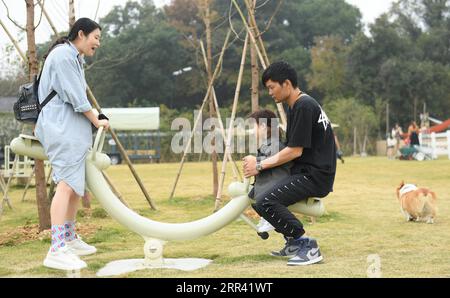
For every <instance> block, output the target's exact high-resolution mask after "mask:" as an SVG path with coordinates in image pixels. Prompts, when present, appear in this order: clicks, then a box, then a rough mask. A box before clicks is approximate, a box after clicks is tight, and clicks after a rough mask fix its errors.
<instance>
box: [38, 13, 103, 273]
mask: <svg viewBox="0 0 450 298" xmlns="http://www.w3.org/2000/svg"><path fill="white" fill-rule="evenodd" d="M100 36H101V27H100V26H99V25H98V24H97V23H96V22H94V21H93V20H90V19H88V18H81V19H79V20H77V21H76V22H75V24H74V25H73V27H72V28H71V30H70V32H69V35H68V36H67V37H64V38H61V39H59V40H58V41H56V42H55V43H54V44H53V45H52V46H51V48H50V50H49V52H48V53H47V55H46V56H44V58H45V64H44V66H43V70H42V75H41V79H40V83H39V98H40V100H41V101H42V100H43V99H45V98H46V97H47V95H48V94H50V93H51V92H52V91H53V90H54V91H56V93H57V95H56V96H55V97H54V98H52V99H51V100H50V102H49V103H48V104H47V105H46V106H45V107H44V108H43V109H42V111H41V112H40V114H39V119H38V121H37V123H36V128H35V134H36V137H37V138H38V139H39V141H40V142H41V143H42V145H43V147H44V150H45V153H46V154H47V156H48V158H49V161H50V163H51V165H52V168H53V177H52V178H53V180H54V181H55V183H56V184H57V187H56V193H55V196H54V197H53V200H52V204H51V209H50V215H51V221H52V230H51V233H52V244H51V247H50V250H49V252H48V254H47V257H46V258H45V260H44V266H46V267H50V268H55V269H61V270H77V269H82V268H85V267H86V263H85V262H84V261H82V260H81V259H80V258H79V256H81V255H88V254H93V253H95V252H96V248H95V247H94V246H90V245H88V244H86V243H85V242H83V241H82V240H81V238H79V237H78V236H77V234H76V232H75V219H76V214H77V210H78V205H79V201H80V197H81V196H83V195H84V193H85V160H86V155H87V153H88V150H89V148H90V147H91V146H92V125H94V126H95V127H96V128H98V127H99V126H104V127H105V128H106V129H107V128H108V126H109V124H108V120H106V119H103V120H99V117H98V113H97V112H96V111H95V112H94V110H93V109H92V106H91V104H90V103H89V100H88V98H87V95H86V87H87V85H86V81H85V77H84V69H83V64H84V58H83V57H84V56H93V55H94V54H95V51H96V50H97V48H98V47H99V46H100Z"/></svg>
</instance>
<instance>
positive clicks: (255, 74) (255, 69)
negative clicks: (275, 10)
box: [248, 0, 259, 112]
mask: <svg viewBox="0 0 450 298" xmlns="http://www.w3.org/2000/svg"><path fill="white" fill-rule="evenodd" d="M251 5H252V6H251V8H252V10H253V13H255V6H256V0H251ZM248 19H249V21H248V23H249V24H251V16H250V15H249V17H248ZM253 29H254V28H253ZM255 31H256V30H252V33H253V36H256V33H255ZM250 44H251V47H250V57H251V64H252V87H251V92H252V96H251V98H252V112H255V111H257V110H259V65H258V56H257V53H256V48H255V45H254V44H253V43H252V42H250Z"/></svg>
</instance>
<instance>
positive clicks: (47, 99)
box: [40, 90, 58, 109]
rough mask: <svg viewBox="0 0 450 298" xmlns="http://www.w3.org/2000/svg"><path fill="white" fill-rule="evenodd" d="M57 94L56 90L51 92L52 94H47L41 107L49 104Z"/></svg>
mask: <svg viewBox="0 0 450 298" xmlns="http://www.w3.org/2000/svg"><path fill="white" fill-rule="evenodd" d="M56 94H58V93H57V92H56V91H55V90H52V92H50V94H49V95H47V97H46V98H45V100H44V101H43V102H42V104H41V105H40V106H41V109H42V108H43V107H45V105H46V104H48V102H49V101H50V100H51V99H52V98H53V97H55V95H56Z"/></svg>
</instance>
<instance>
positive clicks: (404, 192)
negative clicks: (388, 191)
mask: <svg viewBox="0 0 450 298" xmlns="http://www.w3.org/2000/svg"><path fill="white" fill-rule="evenodd" d="M397 198H398V200H399V202H400V210H401V212H402V213H403V215H404V216H405V217H406V220H407V221H426V222H427V223H429V224H432V223H434V218H435V217H436V213H437V206H436V201H437V199H436V194H435V193H434V192H433V191H431V190H429V189H428V188H423V187H421V188H418V187H417V186H416V185H414V184H405V183H404V182H403V181H402V182H401V183H400V185H399V187H397Z"/></svg>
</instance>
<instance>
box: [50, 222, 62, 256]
mask: <svg viewBox="0 0 450 298" xmlns="http://www.w3.org/2000/svg"><path fill="white" fill-rule="evenodd" d="M64 232H65V229H64V225H52V246H51V251H52V252H55V251H57V250H58V249H59V248H61V247H64V246H66V243H65V240H64Z"/></svg>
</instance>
